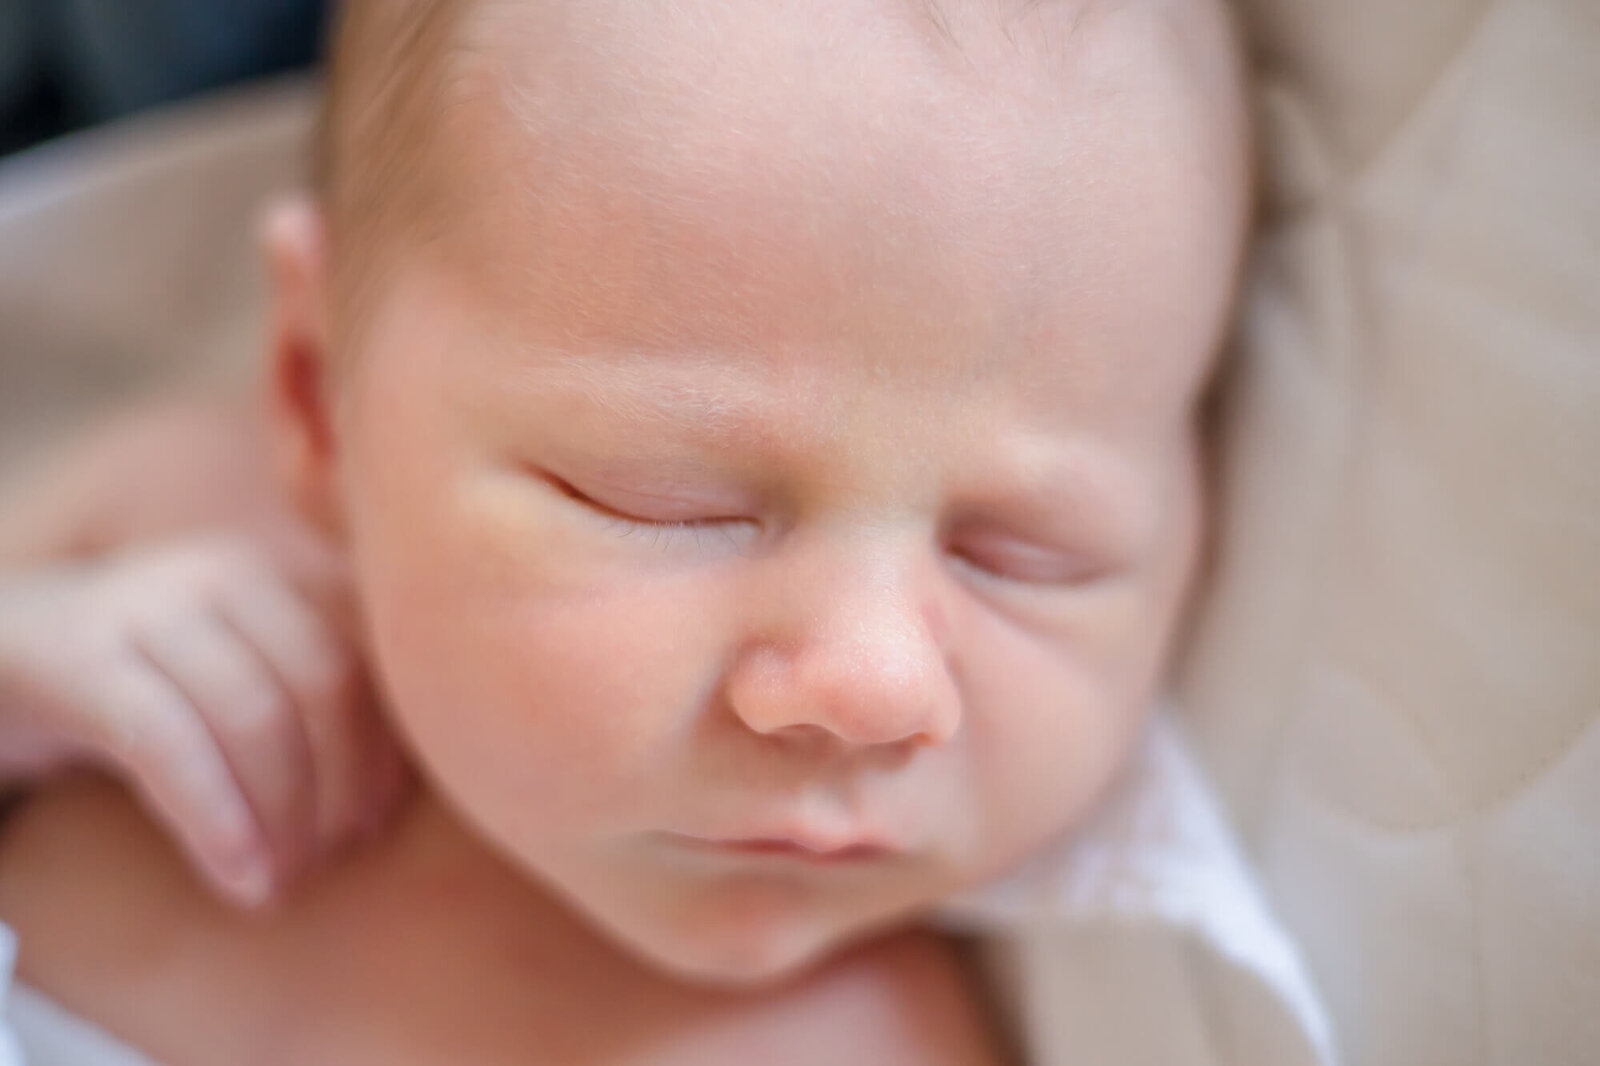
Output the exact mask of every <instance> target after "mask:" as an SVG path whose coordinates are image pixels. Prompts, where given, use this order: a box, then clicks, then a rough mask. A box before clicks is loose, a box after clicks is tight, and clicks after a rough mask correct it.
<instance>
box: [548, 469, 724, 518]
mask: <svg viewBox="0 0 1600 1066" xmlns="http://www.w3.org/2000/svg"><path fill="white" fill-rule="evenodd" d="M524 469H525V470H527V471H528V473H529V474H530V475H532V476H534V477H536V478H538V479H539V480H541V481H544V482H545V483H547V484H548V485H550V487H552V488H554V489H555V490H556V491H557V492H559V493H561V494H562V495H563V496H565V497H567V498H568V499H570V500H572V501H574V502H575V503H578V504H581V505H582V506H584V507H586V508H588V509H589V510H591V511H594V512H595V513H596V514H597V515H599V516H600V517H602V518H605V519H607V520H608V521H611V522H614V523H617V524H618V525H619V526H623V525H630V526H635V527H654V528H658V529H677V528H682V529H693V528H698V527H707V526H714V525H718V524H722V523H727V522H735V521H743V519H739V518H736V517H734V516H732V515H707V516H705V517H696V518H651V517H649V516H647V515H639V514H633V513H630V512H628V511H625V510H623V509H621V508H620V507H619V506H617V505H616V504H612V503H607V502H606V501H604V500H601V499H597V498H596V497H594V496H591V495H590V494H589V493H587V492H584V491H583V490H582V489H580V488H578V486H576V485H574V484H573V483H572V482H570V481H568V480H567V479H566V478H564V477H562V476H561V475H559V474H556V473H554V472H552V471H550V470H546V469H544V468H543V467H540V466H536V465H534V464H531V463H528V464H524ZM662 499H666V497H662Z"/></svg>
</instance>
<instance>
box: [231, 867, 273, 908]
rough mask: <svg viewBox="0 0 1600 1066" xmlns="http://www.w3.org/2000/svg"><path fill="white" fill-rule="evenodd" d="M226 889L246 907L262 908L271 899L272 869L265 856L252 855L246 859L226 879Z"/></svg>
mask: <svg viewBox="0 0 1600 1066" xmlns="http://www.w3.org/2000/svg"><path fill="white" fill-rule="evenodd" d="M227 889H228V892H229V893H230V894H232V896H233V898H234V899H236V900H238V901H239V902H240V903H242V904H243V905H244V906H246V907H250V908H256V907H260V906H263V905H264V904H265V903H266V902H267V900H269V899H271V898H272V868H271V866H270V865H269V864H268V863H267V860H266V858H265V856H262V855H259V854H254V855H251V856H249V857H248V858H246V859H245V860H244V861H243V862H242V863H241V864H240V866H239V868H238V870H237V871H235V872H234V873H232V874H231V875H230V876H229V877H228V878H227Z"/></svg>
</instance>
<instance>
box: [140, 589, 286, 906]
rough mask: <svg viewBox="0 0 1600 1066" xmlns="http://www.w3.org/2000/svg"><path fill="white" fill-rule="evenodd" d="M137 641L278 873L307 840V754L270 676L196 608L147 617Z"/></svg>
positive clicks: (282, 875)
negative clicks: (199, 727) (205, 735)
mask: <svg viewBox="0 0 1600 1066" xmlns="http://www.w3.org/2000/svg"><path fill="white" fill-rule="evenodd" d="M139 641H140V649H141V650H142V651H143V652H144V653H145V655H146V656H147V657H148V658H149V659H150V661H151V662H152V663H154V664H155V665H156V666H157V667H159V668H160V669H161V670H162V672H163V673H165V674H166V676H167V677H168V679H169V680H171V681H172V682H173V684H174V685H176V686H177V688H178V689H179V691H181V692H182V693H183V694H184V695H185V696H186V697H187V698H188V700H189V703H190V704H191V705H192V706H193V707H194V708H195V710H197V711H198V712H199V714H200V717H201V718H202V719H203V720H204V722H205V724H206V725H207V726H208V727H209V728H210V731H211V735H212V736H213V737H215V738H216V743H217V745H218V747H219V748H220V749H221V751H222V756H223V758H224V759H226V760H227V763H228V766H229V767H230V768H231V769H232V771H233V777H234V780H235V781H237V782H238V784H239V787H240V788H241V789H242V790H243V792H244V795H245V799H246V800H247V801H248V802H249V804H250V808H251V810H252V811H254V813H255V817H256V823H257V824H258V825H259V826H260V827H261V831H262V834H263V835H264V836H265V837H266V842H267V846H268V848H269V849H270V850H271V852H272V855H273V858H274V867H275V873H276V875H277V878H276V879H277V880H278V881H280V882H281V881H284V880H287V879H289V878H291V877H293V876H294V874H295V873H296V872H297V871H298V869H299V868H300V867H301V866H302V865H303V864H304V862H305V861H306V859H307V858H308V857H309V853H310V852H311V850H312V847H313V845H314V843H315V842H314V840H313V838H312V831H313V828H314V827H313V813H314V808H313V800H314V796H313V793H312V781H311V756H310V752H309V746H308V744H307V742H306V737H305V733H304V731H303V730H302V727H301V724H300V719H299V716H298V715H297V714H296V713H295V709H294V706H293V704H292V702H291V700H290V698H289V696H288V695H287V694H286V693H285V692H284V691H283V688H282V686H281V685H280V683H279V682H278V679H277V677H276V676H275V675H274V673H273V672H272V670H271V668H270V667H269V666H268V665H267V664H266V663H265V662H264V661H263V660H262V658H261V656H260V655H259V654H258V653H257V652H256V651H255V650H254V648H252V647H251V646H250V644H249V642H248V641H247V639H246V638H245V637H243V636H242V635H241V634H239V633H238V632H237V631H235V630H234V629H233V627H232V625H231V623H229V622H228V621H227V620H226V619H224V618H223V617H221V616H220V615H217V614H214V613H207V612H204V611H195V612H192V613H187V614H184V615H182V616H180V617H174V618H170V619H167V620H165V622H164V623H163V624H158V625H152V626H150V627H149V628H148V629H146V630H144V631H143V632H141V633H140V634H139Z"/></svg>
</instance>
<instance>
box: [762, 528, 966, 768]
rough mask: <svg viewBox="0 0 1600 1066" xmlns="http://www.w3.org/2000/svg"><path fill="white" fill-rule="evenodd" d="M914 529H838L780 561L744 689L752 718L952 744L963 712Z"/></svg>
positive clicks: (860, 741)
mask: <svg viewBox="0 0 1600 1066" xmlns="http://www.w3.org/2000/svg"><path fill="white" fill-rule="evenodd" d="M922 562H923V560H922V559H921V553H920V552H919V551H918V550H917V548H916V546H915V543H914V540H913V538H911V537H909V536H904V535H900V534H898V533H896V532H894V531H886V530H881V529H880V530H874V531H869V532H860V531H856V532H845V531H835V532H834V533H833V534H832V535H827V536H819V537H817V538H815V539H814V540H813V542H812V543H810V544H808V545H806V546H804V547H803V548H799V547H797V548H796V552H795V557H793V558H791V559H788V560H785V561H783V562H780V563H779V564H778V566H779V568H780V572H779V573H778V574H777V575H775V576H776V580H774V582H773V583H772V587H771V594H772V596H771V599H770V600H769V601H768V607H769V609H770V610H769V612H768V614H767V619H766V626H765V631H764V632H763V633H761V634H760V635H758V638H757V640H756V642H755V645H756V646H755V647H754V648H753V649H752V655H753V658H754V660H755V661H754V663H753V664H752V665H753V673H754V674H755V675H756V679H757V680H756V683H754V684H750V685H745V686H742V687H741V688H740V689H739V691H737V692H736V693H735V703H736V706H735V710H736V711H737V712H738V713H739V714H740V716H741V717H742V718H743V719H744V720H745V722H746V723H747V724H748V725H750V726H751V727H752V728H753V729H756V730H757V731H758V732H763V733H777V732H780V731H784V730H788V729H792V728H796V727H806V726H809V727H817V728H821V729H823V730H826V731H827V732H829V733H832V734H834V735H835V736H837V737H838V738H839V739H841V740H842V741H844V742H846V743H848V744H851V745H874V744H891V743H898V742H902V741H914V742H917V743H922V744H942V743H944V742H946V741H947V740H949V739H950V737H951V736H952V735H954V733H955V730H956V729H957V728H958V726H959V723H960V701H959V694H958V692H957V690H956V686H955V682H954V679H953V678H952V676H951V672H950V665H949V663H948V661H947V658H948V649H947V647H946V646H945V645H946V641H945V639H944V625H943V623H942V618H941V615H940V613H939V603H938V600H937V592H936V589H934V588H933V587H932V583H931V581H930V580H929V575H928V573H927V571H926V567H924V566H923V565H921V564H922Z"/></svg>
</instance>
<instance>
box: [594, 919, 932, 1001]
mask: <svg viewBox="0 0 1600 1066" xmlns="http://www.w3.org/2000/svg"><path fill="white" fill-rule="evenodd" d="M586 909H587V908H586ZM590 918H591V920H593V921H595V922H596V923H597V924H598V925H600V926H601V928H602V931H603V932H605V933H606V934H607V935H608V936H609V937H610V939H611V940H612V941H613V942H614V943H616V944H617V945H618V946H619V947H621V948H622V949H623V950H624V951H626V952H628V953H629V954H631V955H632V956H633V957H634V958H636V959H637V960H638V961H639V962H641V963H642V964H644V965H646V966H648V967H650V968H651V969H654V970H656V971H658V972H660V973H663V974H666V975H667V976H669V977H671V978H673V979H675V980H678V981H682V982H684V983H687V984H693V985H698V986H702V987H706V988H716V989H723V990H752V989H758V988H762V987H766V986H771V985H778V984H783V983H785V982H787V981H790V980H792V979H795V978H798V977H800V976H802V975H804V974H805V973H807V972H808V971H810V970H811V969H813V968H814V967H816V966H818V965H820V964H821V963H823V962H825V961H826V960H827V959H829V958H831V957H833V956H835V955H837V954H838V953H839V952H841V951H843V950H845V949H847V948H848V947H850V946H852V945H854V944H857V943H860V942H862V941H864V940H868V939H871V938H872V937H874V936H876V935H879V934H880V933H883V932H887V931H888V930H889V929H891V928H892V927H894V926H897V925H901V924H903V923H904V920H905V919H904V917H903V916H900V915H891V916H889V917H887V918H872V917H868V916H852V917H849V918H843V917H837V916H824V915H818V914H814V913H807V912H805V911H804V910H799V911H796V912H793V913H778V912H768V913H746V914H737V913H734V912H733V911H732V910H731V909H730V911H729V912H727V913H723V914H720V915H715V914H706V915H700V916H696V917H686V918H684V919H683V920H668V921H664V920H656V919H654V918H653V917H645V916H641V915H636V914H626V915H617V914H596V913H593V912H592V911H591V913H590Z"/></svg>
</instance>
